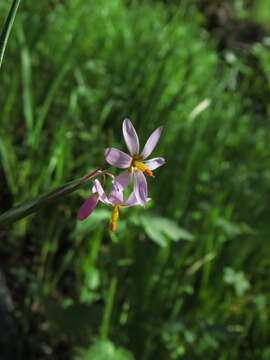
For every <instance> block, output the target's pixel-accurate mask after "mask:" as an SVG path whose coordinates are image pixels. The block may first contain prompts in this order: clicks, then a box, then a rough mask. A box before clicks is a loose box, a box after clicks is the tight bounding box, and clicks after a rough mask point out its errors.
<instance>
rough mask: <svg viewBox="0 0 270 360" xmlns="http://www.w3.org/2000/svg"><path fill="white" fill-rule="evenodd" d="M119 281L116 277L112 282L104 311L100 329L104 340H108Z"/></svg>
mask: <svg viewBox="0 0 270 360" xmlns="http://www.w3.org/2000/svg"><path fill="white" fill-rule="evenodd" d="M116 285H117V279H116V277H115V276H114V277H113V278H112V280H111V283H110V287H109V290H108V296H107V301H106V305H105V309H104V315H103V319H102V324H101V327H100V337H101V339H102V340H106V339H107V338H108V333H109V328H110V320H111V315H112V309H113V302H114V297H115V292H116Z"/></svg>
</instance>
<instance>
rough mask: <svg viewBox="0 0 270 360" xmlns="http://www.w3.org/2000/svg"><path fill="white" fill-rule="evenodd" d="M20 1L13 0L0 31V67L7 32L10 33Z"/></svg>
mask: <svg viewBox="0 0 270 360" xmlns="http://www.w3.org/2000/svg"><path fill="white" fill-rule="evenodd" d="M20 1H21V0H13V3H12V5H11V8H10V10H9V13H8V17H7V20H6V22H5V24H4V27H3V30H2V33H1V35H0V68H1V65H2V61H3V57H4V53H5V49H6V46H7V41H8V38H9V34H10V31H11V28H12V25H13V23H14V20H15V16H16V13H17V10H18V7H19V5H20Z"/></svg>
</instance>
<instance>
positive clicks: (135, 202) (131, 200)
mask: <svg viewBox="0 0 270 360" xmlns="http://www.w3.org/2000/svg"><path fill="white" fill-rule="evenodd" d="M123 205H124V206H125V207H131V206H134V205H140V204H139V203H138V200H137V198H136V195H135V193H134V191H132V193H131V194H130V195H129V197H128V199H127V201H125V202H124V204H123Z"/></svg>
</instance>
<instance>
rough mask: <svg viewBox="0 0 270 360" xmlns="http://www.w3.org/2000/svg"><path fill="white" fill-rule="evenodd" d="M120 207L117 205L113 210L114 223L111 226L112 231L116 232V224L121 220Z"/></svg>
mask: <svg viewBox="0 0 270 360" xmlns="http://www.w3.org/2000/svg"><path fill="white" fill-rule="evenodd" d="M119 207H120V206H119V205H115V206H114V207H113V209H112V221H111V224H110V230H111V231H115V230H116V222H117V220H118V219H119Z"/></svg>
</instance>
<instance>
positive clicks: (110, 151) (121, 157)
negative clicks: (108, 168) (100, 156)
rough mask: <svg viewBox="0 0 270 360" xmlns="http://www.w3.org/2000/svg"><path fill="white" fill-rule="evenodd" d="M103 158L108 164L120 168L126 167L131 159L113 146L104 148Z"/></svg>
mask: <svg viewBox="0 0 270 360" xmlns="http://www.w3.org/2000/svg"><path fill="white" fill-rule="evenodd" d="M105 159H106V161H107V162H108V163H109V164H110V165H113V166H116V167H118V168H120V169H125V168H128V167H129V166H130V164H131V161H132V158H131V157H130V156H129V155H128V154H126V153H124V152H123V151H120V150H118V149H115V148H107V149H106V150H105Z"/></svg>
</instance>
